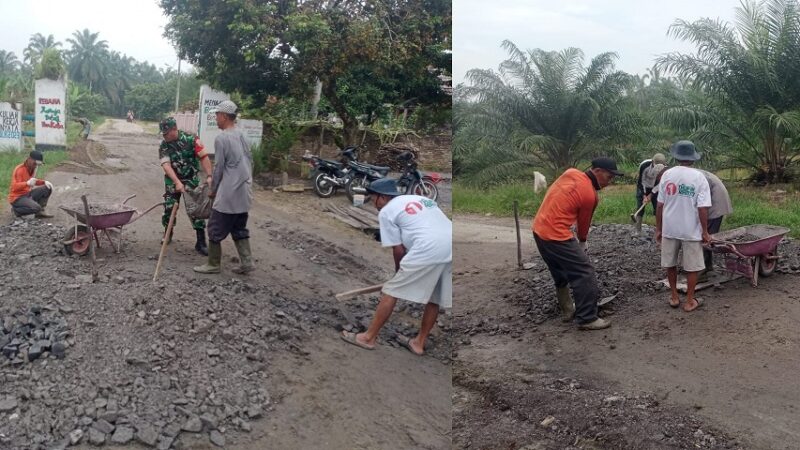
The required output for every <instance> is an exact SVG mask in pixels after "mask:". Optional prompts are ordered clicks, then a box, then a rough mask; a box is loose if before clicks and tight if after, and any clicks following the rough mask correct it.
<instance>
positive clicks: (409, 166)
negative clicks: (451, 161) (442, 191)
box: [397, 152, 442, 201]
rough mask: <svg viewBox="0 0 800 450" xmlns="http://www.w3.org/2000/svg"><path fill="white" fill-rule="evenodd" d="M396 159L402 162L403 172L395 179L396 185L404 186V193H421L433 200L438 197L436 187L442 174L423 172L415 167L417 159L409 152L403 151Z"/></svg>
mask: <svg viewBox="0 0 800 450" xmlns="http://www.w3.org/2000/svg"><path fill="white" fill-rule="evenodd" d="M397 160H398V161H400V162H402V163H403V164H404V169H403V174H402V175H401V176H400V179H399V180H398V181H397V185H398V186H401V187H405V193H406V195H421V196H423V197H426V198H429V199H431V200H433V201H436V199H437V198H438V197H439V188H437V187H436V185H437V184H439V182H441V181H442V176H441V175H440V174H438V173H436V172H431V173H423V172H422V171H421V170H419V169H418V168H417V161H416V158H414V154H413V153H411V152H403V153H401V154H400V155H399V156H398V157H397Z"/></svg>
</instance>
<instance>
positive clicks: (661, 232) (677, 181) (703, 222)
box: [656, 141, 711, 312]
mask: <svg viewBox="0 0 800 450" xmlns="http://www.w3.org/2000/svg"><path fill="white" fill-rule="evenodd" d="M670 153H671V154H672V157H673V158H675V160H676V161H678V166H676V167H673V168H671V169H668V170H667V171H666V172H664V175H662V177H661V183H660V184H659V187H658V192H659V194H658V209H657V210H656V241H658V243H659V244H661V266H662V267H664V268H666V269H667V279H668V280H669V286H670V289H671V290H672V297H671V298H670V302H669V305H670V306H672V307H673V308H677V307H679V306H680V305H681V300H680V297H679V296H678V288H677V284H678V267H677V266H678V253H679V251H680V250H683V252H682V253H683V258H682V260H681V266H682V267H683V270H684V271H685V272H686V285H687V286H686V304H684V305H683V310H684V311H686V312H690V311H694V310H695V309H697V308H698V307H699V306H700V301H699V300H698V299H697V298H695V297H694V288H695V286H696V285H697V275H698V272H700V271H702V270H703V269H704V268H705V262H704V261H703V243H704V242H706V243H707V242H709V241H710V240H711V237H710V236H709V234H708V208H709V207H710V206H711V191H710V189H709V187H708V181H707V180H706V177H705V175H703V173H702V172H700V171H699V170H697V169H694V168H692V167H691V166H692V164H694V162H695V161H697V160H698V159H700V154H699V153H697V150H696V149H695V146H694V144H693V143H692V142H691V141H678V142H676V143H675V144H673V146H672V148H671V149H670Z"/></svg>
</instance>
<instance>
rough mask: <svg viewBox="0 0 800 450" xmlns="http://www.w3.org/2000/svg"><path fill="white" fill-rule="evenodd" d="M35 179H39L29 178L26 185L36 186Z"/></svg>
mask: <svg viewBox="0 0 800 450" xmlns="http://www.w3.org/2000/svg"><path fill="white" fill-rule="evenodd" d="M37 181H39V180H37V179H36V178H31V179H30V180H28V187H34V186H36V182H37Z"/></svg>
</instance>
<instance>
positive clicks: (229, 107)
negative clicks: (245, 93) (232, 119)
mask: <svg viewBox="0 0 800 450" xmlns="http://www.w3.org/2000/svg"><path fill="white" fill-rule="evenodd" d="M209 112H212V113H218V112H221V113H225V114H236V103H233V102H232V101H230V100H224V101H222V102H220V103H219V104H218V105H217V107H216V108H213V109H212V110H211V111H209Z"/></svg>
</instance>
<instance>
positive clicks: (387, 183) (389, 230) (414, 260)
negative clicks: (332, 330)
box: [342, 178, 453, 355]
mask: <svg viewBox="0 0 800 450" xmlns="http://www.w3.org/2000/svg"><path fill="white" fill-rule="evenodd" d="M367 191H369V192H370V193H372V194H373V195H374V196H375V207H376V208H378V211H379V214H378V222H379V223H380V233H381V245H382V246H383V247H391V248H392V253H393V255H394V266H395V270H396V273H395V275H394V277H392V279H391V280H389V281H387V282H386V283H384V284H383V289H382V290H381V300H380V303H378V308H377V309H376V311H375V317H373V319H372V322H371V323H370V325H369V328H367V331H366V332H364V333H358V334H356V333H351V332H348V331H344V332H342V339H344V340H345V341H347V342H348V343H350V344H353V345H356V346H359V347H361V348H365V349H368V350H372V349H374V348H375V344H376V342H377V340H378V333H379V332H380V330H381V328H382V327H383V325H384V324H385V323H386V321H387V320H388V319H389V316H391V315H392V311H394V306H395V303H397V299H398V298H401V299H403V300H407V301H410V302H414V303H421V304H424V305H425V312H424V313H423V315H422V324H421V325H420V330H419V333H418V334H417V336H416V337H414V338H410V337H407V336H397V338H396V339H397V342H399V343H400V344H401V345H402V346H404V347H405V348H407V349H408V350H409V351H411V352H412V353H414V354H416V355H422V354H423V353H424V352H425V340H426V339H427V338H428V335H429V334H430V331H431V329H433V325H434V324H435V323H436V318H437V317H438V315H439V308H440V307H441V308H450V307H452V304H453V270H452V261H453V249H452V241H453V224H452V223H451V222H450V219H448V218H447V216H445V215H444V213H443V212H442V211H441V210H440V209H439V207H438V206H437V205H436V202H434V201H433V200H430V199H427V198H425V197H422V196H419V195H402V193H401V192H399V191H398V188H397V182H396V180H393V179H390V178H382V179H380V180H376V181H373V182H372V183H370V185H369V186H368V187H367Z"/></svg>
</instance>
